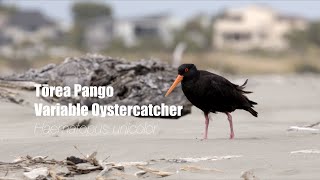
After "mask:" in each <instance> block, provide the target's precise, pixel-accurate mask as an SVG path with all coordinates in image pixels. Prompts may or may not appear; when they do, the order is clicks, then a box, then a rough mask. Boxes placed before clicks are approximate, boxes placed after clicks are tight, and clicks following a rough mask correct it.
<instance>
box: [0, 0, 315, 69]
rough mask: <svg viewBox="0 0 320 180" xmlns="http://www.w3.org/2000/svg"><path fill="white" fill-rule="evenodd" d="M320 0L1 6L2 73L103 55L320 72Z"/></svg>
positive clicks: (22, 3)
mask: <svg viewBox="0 0 320 180" xmlns="http://www.w3.org/2000/svg"><path fill="white" fill-rule="evenodd" d="M319 7H320V2H318V1H269V2H268V1H258V2H255V1H251V2H250V1H199V2H198V1H187V2H182V1H165V2H162V1H64V0H62V1H25V0H21V1H11V0H1V1H0V70H1V74H10V73H12V72H17V71H25V70H26V69H29V68H32V67H40V66H43V65H45V64H48V63H57V62H61V61H62V60H63V59H64V58H65V57H70V56H79V55H82V54H86V53H99V54H102V55H106V56H112V57H120V58H125V59H127V60H138V59H145V58H146V59H147V58H154V59H159V60H161V61H166V62H169V63H173V62H175V63H173V64H176V65H177V64H180V63H185V62H188V63H194V64H197V66H199V67H200V68H205V69H215V70H217V71H220V72H225V73H229V74H261V73H263V74H268V73H276V74H285V73H304V72H312V73H319V72H320V59H319V55H320V51H319V50H320V12H319V11H318V8H319Z"/></svg>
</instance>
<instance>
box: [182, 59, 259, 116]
mask: <svg viewBox="0 0 320 180" xmlns="http://www.w3.org/2000/svg"><path fill="white" fill-rule="evenodd" d="M178 74H179V75H181V76H183V80H182V82H181V84H182V90H183V92H184V94H185V96H186V97H187V98H188V100H189V101H190V102H191V103H192V104H193V105H195V106H196V107H198V108H199V109H201V110H202V111H203V112H205V113H209V112H213V113H216V112H223V113H227V112H229V113H230V112H233V111H235V110H236V109H243V110H246V111H248V112H250V113H251V114H252V115H253V116H255V117H257V116H258V113H257V112H256V111H255V110H254V109H253V107H254V105H256V104H257V103H256V102H253V101H251V100H249V99H248V98H247V97H246V95H245V94H247V93H251V92H249V91H245V90H244V88H245V85H246V83H247V80H246V81H245V83H244V84H243V85H241V86H239V85H236V84H233V83H231V82H230V81H229V80H227V79H225V78H224V77H222V76H219V75H217V74H213V73H210V72H208V71H203V70H197V68H196V66H195V65H193V64H183V65H181V66H180V67H179V69H178Z"/></svg>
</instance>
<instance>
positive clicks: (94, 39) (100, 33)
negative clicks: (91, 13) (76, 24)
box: [84, 16, 114, 51]
mask: <svg viewBox="0 0 320 180" xmlns="http://www.w3.org/2000/svg"><path fill="white" fill-rule="evenodd" d="M113 23H114V22H113V19H112V18H111V17H109V16H103V17H97V18H94V19H92V20H90V21H88V22H87V23H86V25H85V29H84V41H85V46H86V47H87V48H88V49H89V50H91V51H100V50H102V49H104V48H107V47H109V46H110V44H111V42H112V40H113Z"/></svg>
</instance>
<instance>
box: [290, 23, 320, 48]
mask: <svg viewBox="0 0 320 180" xmlns="http://www.w3.org/2000/svg"><path fill="white" fill-rule="evenodd" d="M287 38H288V40H289V43H290V46H291V48H292V49H293V50H297V51H299V52H305V51H307V50H308V49H309V48H320V21H313V22H311V23H310V24H309V26H308V27H307V28H306V29H305V30H293V31H291V32H290V33H288V34H287Z"/></svg>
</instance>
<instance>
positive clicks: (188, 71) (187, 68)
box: [165, 64, 198, 97]
mask: <svg viewBox="0 0 320 180" xmlns="http://www.w3.org/2000/svg"><path fill="white" fill-rule="evenodd" d="M197 72H198V70H197V67H196V66H195V65H194V64H182V65H181V66H179V68H178V76H177V78H176V80H175V81H174V82H173V84H172V85H171V87H170V88H169V90H168V91H167V93H166V95H165V96H166V97H167V96H168V95H169V94H170V93H171V92H172V91H173V89H174V88H175V87H176V86H177V85H178V84H179V83H180V82H181V81H182V80H183V79H191V78H192V77H195V75H196V74H197Z"/></svg>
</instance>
